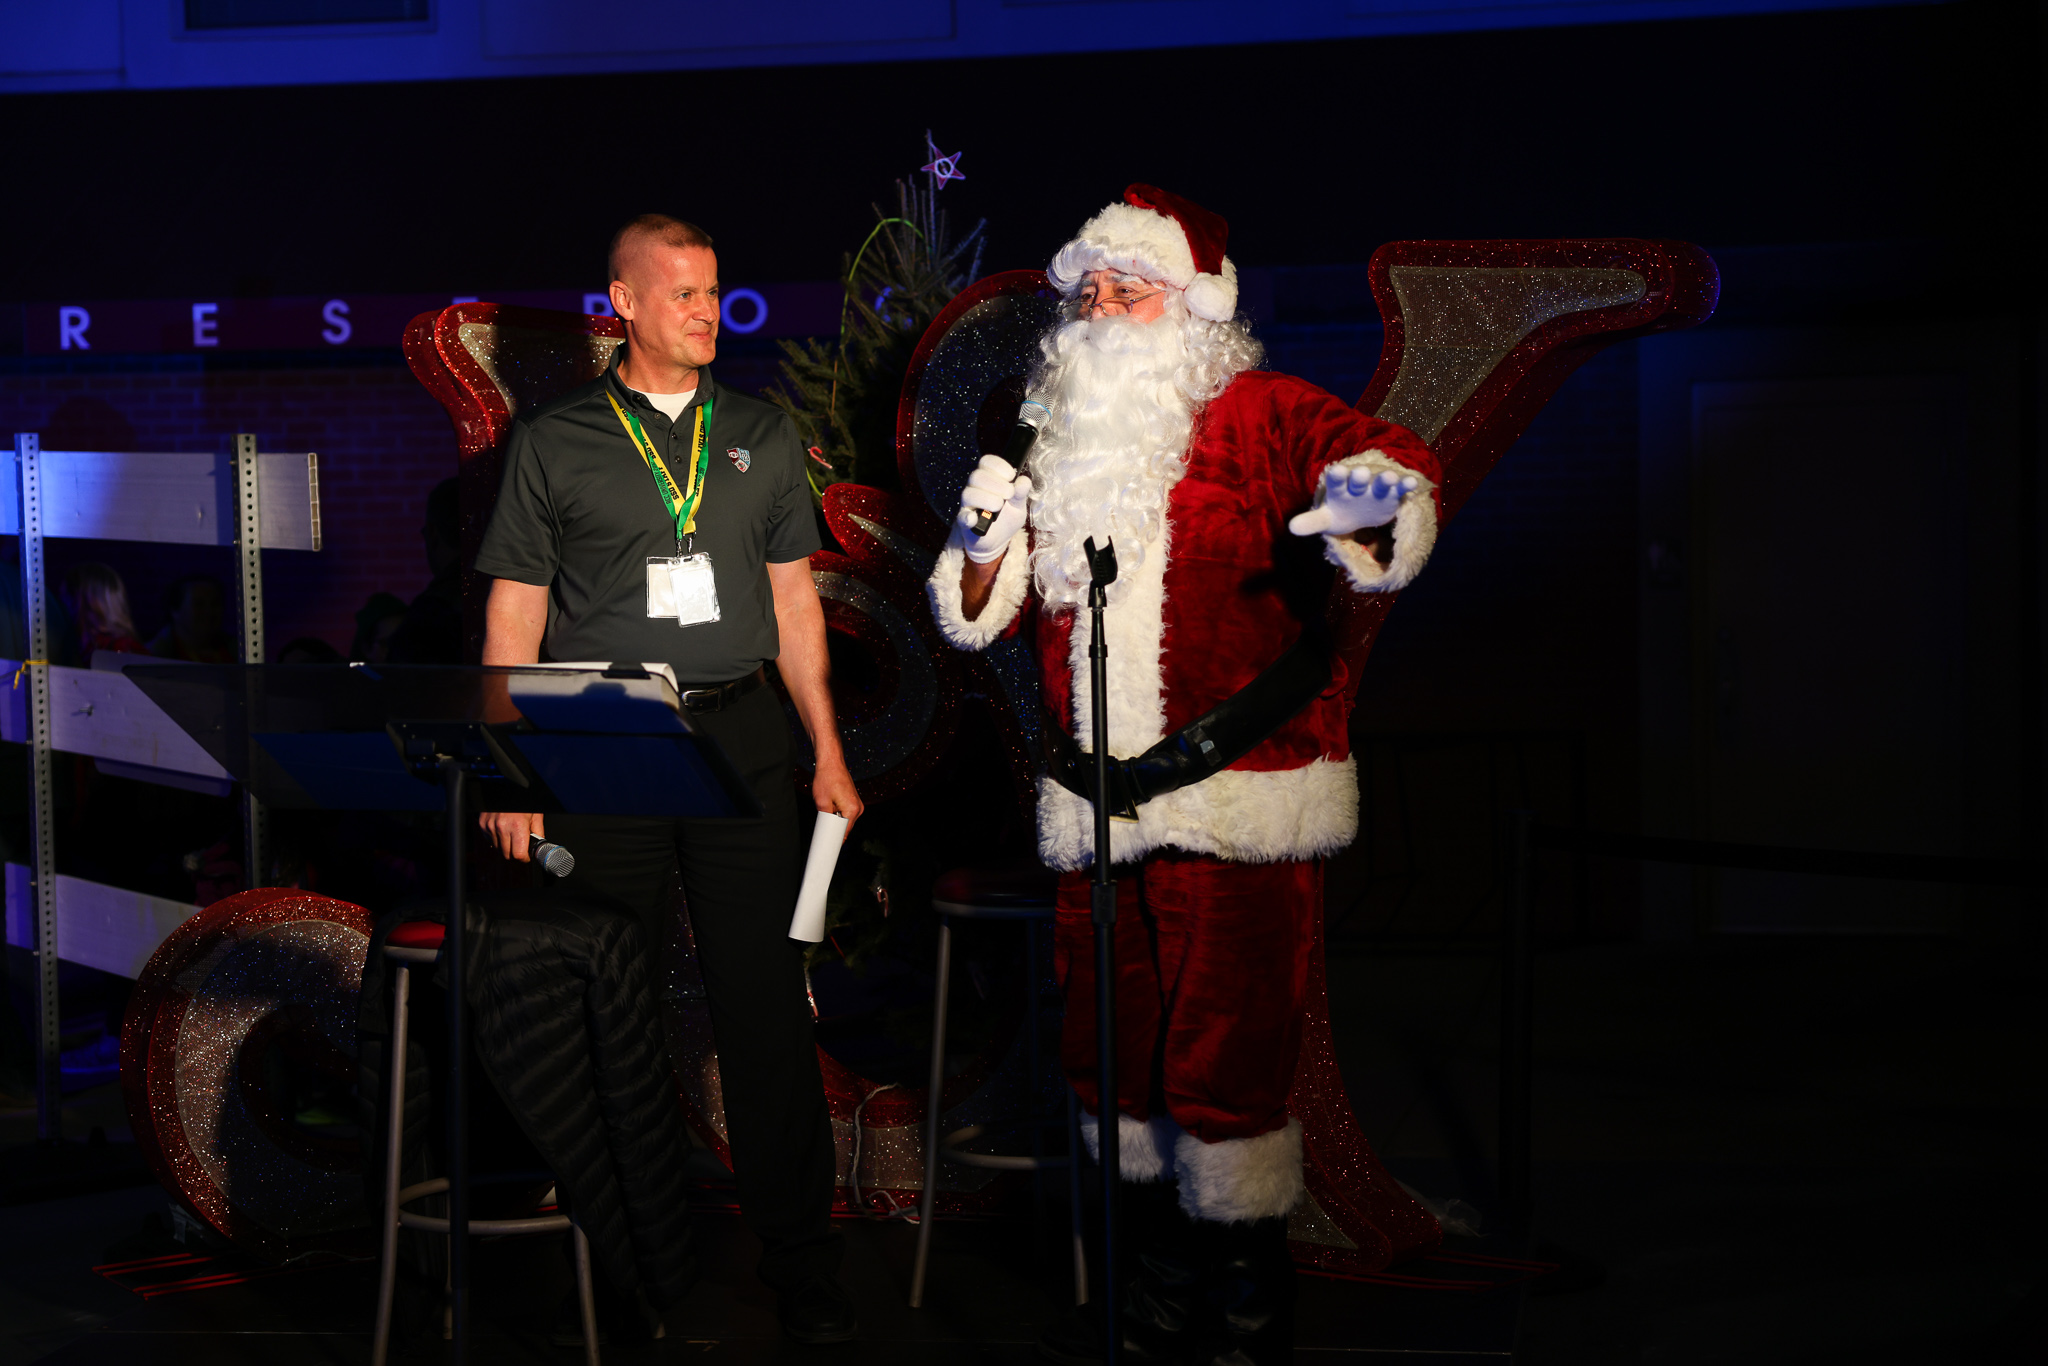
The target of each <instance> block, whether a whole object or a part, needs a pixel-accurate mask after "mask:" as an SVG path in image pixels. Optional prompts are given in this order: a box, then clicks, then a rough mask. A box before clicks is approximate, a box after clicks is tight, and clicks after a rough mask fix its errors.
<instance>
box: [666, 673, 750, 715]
mask: <svg viewBox="0 0 2048 1366" xmlns="http://www.w3.org/2000/svg"><path fill="white" fill-rule="evenodd" d="M767 681H768V671H767V670H766V669H756V670H754V671H753V672H752V673H750V674H748V675H747V676H746V677H745V678H735V679H734V680H733V681H732V682H730V683H692V684H688V685H687V686H685V687H683V688H682V689H680V692H681V694H682V699H683V710H684V711H700V712H701V711H724V710H725V709H726V708H727V707H729V706H731V705H732V704H733V703H735V702H737V701H739V700H740V699H741V698H742V697H745V696H746V695H747V694H748V693H750V692H752V691H753V690H754V689H756V688H758V687H760V686H761V685H762V684H763V683H766V682H767Z"/></svg>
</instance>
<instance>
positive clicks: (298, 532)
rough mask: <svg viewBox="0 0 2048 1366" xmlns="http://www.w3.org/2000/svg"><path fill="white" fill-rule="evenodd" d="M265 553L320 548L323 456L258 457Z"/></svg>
mask: <svg viewBox="0 0 2048 1366" xmlns="http://www.w3.org/2000/svg"><path fill="white" fill-rule="evenodd" d="M256 459H257V462H258V466H259V468H260V470H261V473H260V474H259V475H258V476H257V477H258V478H259V480H260V481H261V486H260V488H259V490H258V491H259V492H260V493H261V494H262V499H263V548H264V549H265V550H318V549H319V548H320V457H319V456H317V455H314V454H312V453H311V452H308V453H307V454H305V455H259V456H257V457H256Z"/></svg>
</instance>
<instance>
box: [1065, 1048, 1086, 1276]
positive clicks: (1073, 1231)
mask: <svg viewBox="0 0 2048 1366" xmlns="http://www.w3.org/2000/svg"><path fill="white" fill-rule="evenodd" d="M1066 1089H1067V1153H1068V1157H1067V1218H1068V1220H1069V1223H1068V1229H1069V1230H1070V1232H1069V1236H1070V1237H1071V1238H1072V1239H1073V1240H1074V1303H1075V1304H1077V1305H1081V1304H1086V1303H1088V1248H1087V1244H1086V1243H1085V1242H1084V1241H1083V1240H1082V1237H1081V1154H1082V1153H1084V1152H1086V1151H1087V1149H1086V1148H1085V1147H1083V1146H1082V1143H1081V1116H1080V1114H1079V1113H1078V1112H1076V1110H1075V1109H1074V1088H1073V1087H1071V1086H1069V1087H1067V1088H1066Z"/></svg>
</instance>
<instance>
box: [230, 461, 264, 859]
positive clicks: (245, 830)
mask: <svg viewBox="0 0 2048 1366" xmlns="http://www.w3.org/2000/svg"><path fill="white" fill-rule="evenodd" d="M235 571H236V572H235V585H236V590H237V591H236V597H237V600H238V602H239V605H240V607H241V612H242V662H243V663H244V664H265V663H268V662H269V659H268V656H267V655H266V653H265V650H264V647H263V497H262V475H261V462H259V461H258V460H257V458H256V434H255V433H254V432H241V433H238V434H237V435H236V437H235ZM250 686H251V687H253V686H255V685H254V684H251V685H250ZM250 743H251V744H254V743H255V742H254V741H253V740H252V741H251V742H250ZM268 827H269V818H268V817H267V816H266V815H265V813H264V810H263V803H262V802H260V801H258V800H257V799H256V793H255V791H254V790H253V789H252V788H251V787H250V786H249V785H248V784H246V783H245V784H243V785H242V862H243V867H244V869H245V870H246V871H245V873H244V876H245V877H246V878H247V879H248V882H249V885H250V886H251V887H260V886H264V885H266V881H267V879H268V877H269V874H270V838H269V835H270V832H269V828H268Z"/></svg>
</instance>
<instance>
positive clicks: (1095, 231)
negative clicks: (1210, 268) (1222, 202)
mask: <svg viewBox="0 0 2048 1366" xmlns="http://www.w3.org/2000/svg"><path fill="white" fill-rule="evenodd" d="M1091 270H1120V271H1124V272H1126V273H1127V274H1131V275H1136V276H1138V277H1139V278H1140V279H1144V280H1160V281H1163V282H1165V283H1166V284H1169V285H1172V286H1174V287H1175V288H1176V289H1179V290H1181V291H1182V292H1183V293H1184V295H1185V297H1186V300H1187V305H1188V308H1189V310H1190V311H1191V312H1193V313H1194V315H1195V316H1196V317H1198V318H1207V319H1209V320H1210V321H1211V322H1219V323H1221V322H1229V321H1230V320H1231V319H1232V318H1234V317H1236V316H1237V266H1236V265H1235V264H1234V263H1233V262H1232V261H1231V259H1230V258H1229V257H1228V256H1226V257H1224V258H1223V269H1222V270H1221V271H1219V272H1217V273H1216V274H1214V275H1211V274H1208V273H1206V272H1204V273H1199V274H1198V273H1197V272H1196V270H1195V254H1194V253H1193V252H1192V251H1190V250H1189V249H1188V235H1187V232H1186V230H1185V229H1183V228H1182V227H1181V225H1180V224H1179V223H1178V222H1176V221H1175V220H1174V219H1173V218H1172V217H1170V216H1169V215H1167V214H1163V213H1160V212H1158V211H1157V210H1155V209H1144V208H1140V207H1138V206H1137V205H1136V204H1111V205H1110V206H1109V207H1108V208H1106V209H1104V210H1103V211H1102V212H1101V213H1098V214H1096V215H1095V217H1093V218H1091V219H1089V220H1088V221H1087V222H1086V223H1083V224H1082V225H1081V232H1080V235H1079V236H1077V237H1075V238H1074V240H1073V241H1071V242H1069V243H1067V244H1066V245H1065V246H1063V247H1061V248H1060V249H1059V251H1058V252H1056V253H1055V254H1054V255H1053V258H1052V264H1051V265H1049V266H1047V267H1046V268H1045V273H1046V274H1047V275H1048V276H1049V277H1051V279H1052V282H1053V284H1054V285H1055V286H1056V287H1057V288H1058V289H1059V291H1060V293H1062V294H1072V293H1073V292H1074V291H1075V290H1076V289H1078V288H1080V285H1081V277H1082V276H1084V275H1086V274H1087V273H1088V272H1089V271H1091Z"/></svg>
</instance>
